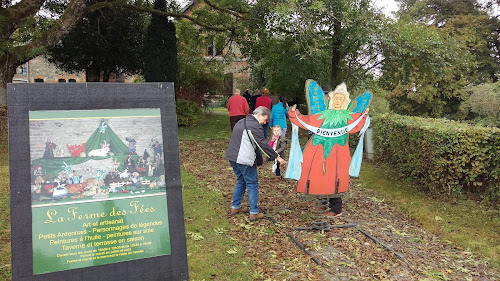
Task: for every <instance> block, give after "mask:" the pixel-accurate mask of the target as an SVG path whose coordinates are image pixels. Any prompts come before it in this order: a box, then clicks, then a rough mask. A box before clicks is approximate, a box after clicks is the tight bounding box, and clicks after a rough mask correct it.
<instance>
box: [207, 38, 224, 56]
mask: <svg viewBox="0 0 500 281" xmlns="http://www.w3.org/2000/svg"><path fill="white" fill-rule="evenodd" d="M219 45H220V44H217V42H215V40H212V42H211V43H210V44H208V46H207V56H222V51H223V50H224V48H223V46H219Z"/></svg>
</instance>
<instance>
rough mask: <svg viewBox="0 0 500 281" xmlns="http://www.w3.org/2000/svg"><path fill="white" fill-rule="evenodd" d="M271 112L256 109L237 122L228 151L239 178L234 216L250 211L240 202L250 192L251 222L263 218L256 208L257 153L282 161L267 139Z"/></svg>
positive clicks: (227, 153) (234, 200)
mask: <svg viewBox="0 0 500 281" xmlns="http://www.w3.org/2000/svg"><path fill="white" fill-rule="evenodd" d="M270 115H271V112H270V111H269V109H268V108H266V107H264V106H261V107H257V108H256V109H255V110H254V111H253V114H250V115H248V116H247V117H246V118H244V119H242V120H240V121H238V123H236V125H235V126H234V129H233V134H232V135H231V140H230V141H229V147H228V149H227V152H226V157H225V158H226V159H227V160H228V161H229V164H231V167H232V168H233V171H234V174H235V175H236V186H235V188H234V193H233V203H232V205H231V214H232V215H235V214H238V213H244V212H246V211H247V208H242V207H241V200H242V199H243V196H244V195H245V190H246V189H248V201H249V205H250V220H252V221H255V220H257V219H261V218H263V217H264V214H263V213H259V207H258V206H257V202H258V196H259V180H258V178H257V164H256V158H257V157H256V156H257V153H262V154H263V155H264V156H266V157H269V158H270V159H272V160H274V159H277V160H278V161H279V162H280V163H281V164H285V163H286V161H285V160H283V158H281V157H280V156H279V155H278V154H277V153H276V152H275V151H274V149H273V148H272V147H271V146H270V145H269V143H268V142H267V140H266V138H265V137H264V131H263V129H262V124H265V123H266V121H267V120H268V119H269V116H270Z"/></svg>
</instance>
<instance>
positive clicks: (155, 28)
mask: <svg viewBox="0 0 500 281" xmlns="http://www.w3.org/2000/svg"><path fill="white" fill-rule="evenodd" d="M166 6H167V3H166V1H165V0H155V2H154V8H155V9H157V10H165V9H166ZM176 76H177V39H176V37H175V24H174V22H173V21H172V20H170V19H168V18H166V17H164V16H160V15H156V14H154V15H152V16H151V23H150V24H149V26H148V31H147V35H146V42H145V44H144V79H145V80H146V81H147V82H174V84H176V81H177V80H176Z"/></svg>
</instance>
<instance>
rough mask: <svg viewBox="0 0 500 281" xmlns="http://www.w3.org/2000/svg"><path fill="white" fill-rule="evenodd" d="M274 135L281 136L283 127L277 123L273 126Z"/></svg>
mask: <svg viewBox="0 0 500 281" xmlns="http://www.w3.org/2000/svg"><path fill="white" fill-rule="evenodd" d="M273 136H281V127H280V125H276V126H274V127H273Z"/></svg>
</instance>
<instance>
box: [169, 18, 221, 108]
mask: <svg viewBox="0 0 500 281" xmlns="http://www.w3.org/2000/svg"><path fill="white" fill-rule="evenodd" d="M176 29H177V38H178V40H177V48H178V57H177V59H178V65H179V72H178V80H177V81H178V83H177V84H176V89H177V91H179V92H183V93H184V94H187V95H188V96H194V97H195V99H196V97H198V99H199V98H204V97H205V95H207V94H208V95H211V94H216V93H220V92H222V91H223V90H224V69H223V67H222V65H221V64H220V63H219V62H217V61H215V60H214V61H206V60H205V57H204V53H205V52H206V48H207V46H208V44H209V42H210V41H211V40H212V37H211V36H209V34H206V33H204V32H200V31H199V29H197V28H195V27H194V26H193V25H191V24H190V23H189V22H186V21H178V22H177V23H176ZM183 96H184V95H183ZM206 103H208V102H206ZM206 103H205V104H206Z"/></svg>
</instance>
